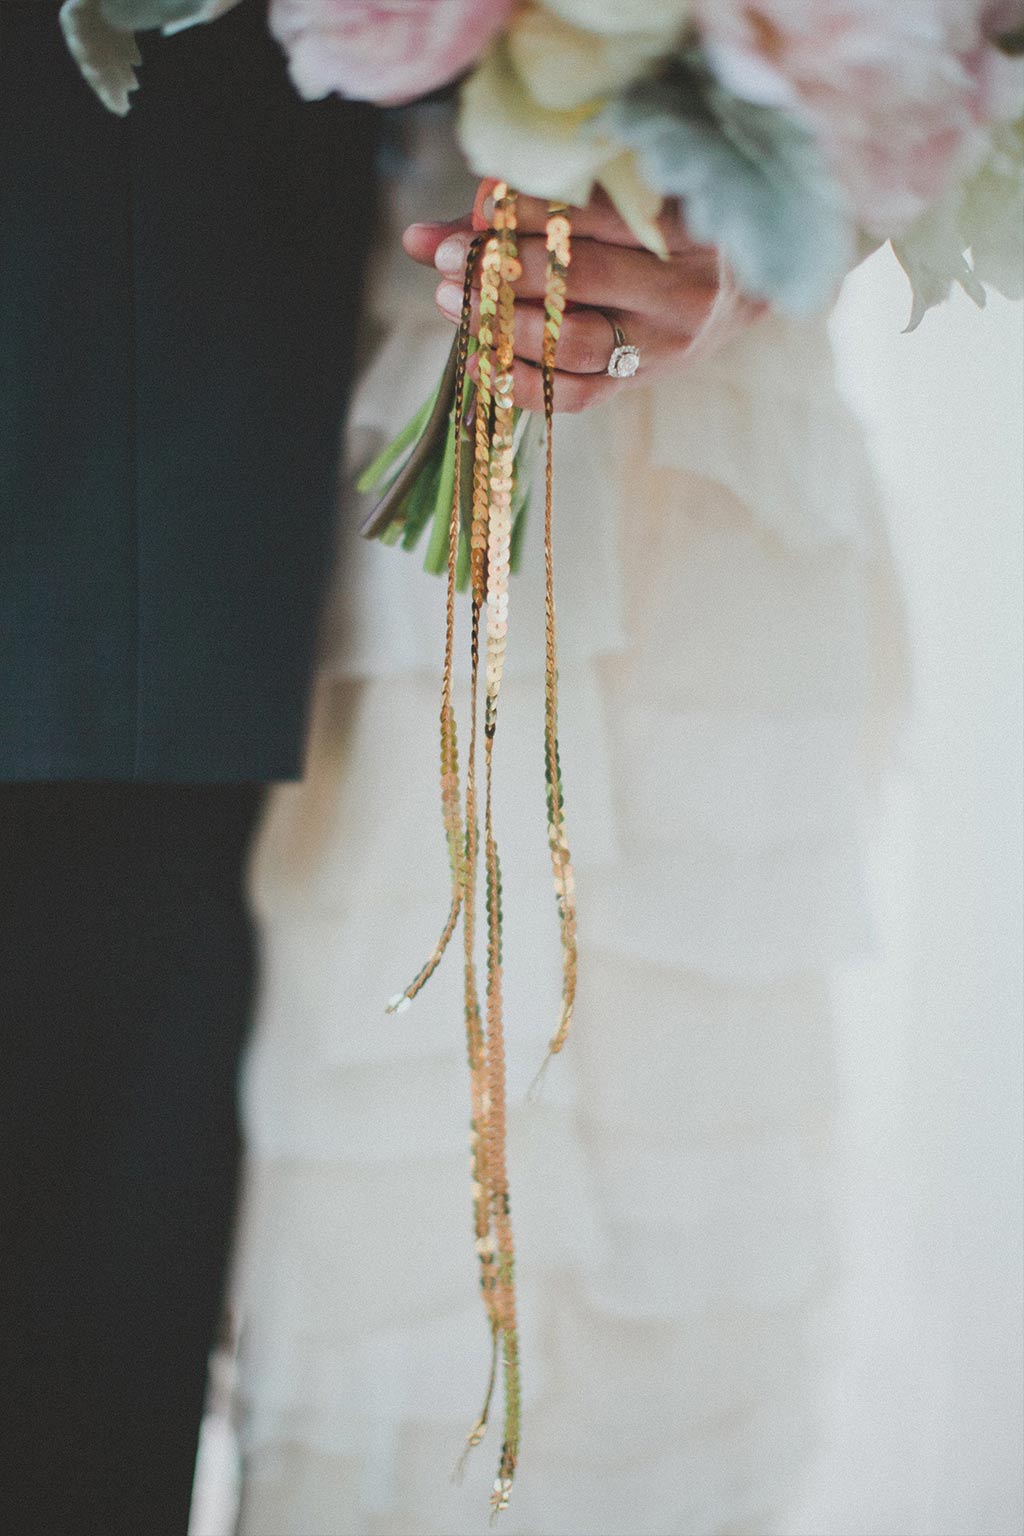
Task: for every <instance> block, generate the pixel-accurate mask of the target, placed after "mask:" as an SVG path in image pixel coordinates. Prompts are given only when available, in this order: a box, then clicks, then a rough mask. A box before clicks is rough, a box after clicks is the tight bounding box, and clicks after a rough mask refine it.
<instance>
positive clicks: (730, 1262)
mask: <svg viewBox="0 0 1024 1536" xmlns="http://www.w3.org/2000/svg"><path fill="white" fill-rule="evenodd" d="M445 163H447V162H445ZM421 170H422V164H421ZM449 174H450V166H449ZM418 190H419V191H420V192H421V193H424V195H425V200H426V201H427V205H428V206H429V194H430V192H431V186H430V177H429V175H426V177H425V181H424V182H423V183H422V184H421V185H420V186H419V189H418ZM449 190H450V189H449ZM407 213H408V216H409V217H412V216H413V214H412V213H409V211H408V210H407V209H402V210H400V215H399V216H400V217H404V216H405V215H406V214H407ZM395 292H396V290H395V285H394V282H393V280H392V277H391V276H388V275H385V276H383V277H382V282H381V287H380V288H379V289H378V307H377V308H376V309H375V310H374V313H375V315H376V320H377V325H378V329H383V328H384V327H385V325H386V323H387V322H391V323H392V324H393V325H394V327H395V329H394V333H393V334H392V335H391V336H390V339H389V337H388V334H387V332H386V330H384V333H383V339H382V340H381V341H380V347H381V350H379V351H378V352H377V353H376V354H375V356H376V361H374V360H373V359H372V358H371V360H370V362H369V364H368V369H367V371H366V373H365V374H364V378H363V384H362V388H361V390H360V393H359V396H358V399H357V403H356V408H355V412H354V418H353V419H354V427H353V432H354V433H355V434H356V435H357V438H358V441H359V442H360V443H362V444H363V445H364V446H365V445H366V444H368V443H369V442H370V441H371V440H372V439H375V438H379V437H381V436H383V435H384V434H385V433H388V432H392V431H394V430H395V429H396V428H397V426H398V425H400V423H401V420H402V419H403V418H404V416H405V414H406V413H411V410H412V409H413V408H414V406H415V405H416V404H418V403H419V397H420V395H421V394H422V392H423V390H424V388H425V387H426V384H428V383H429V382H431V381H432V378H433V376H434V375H435V370H436V364H437V358H438V355H443V352H444V348H445V342H446V339H447V338H446V336H445V335H444V333H443V331H440V330H439V328H438V326H437V324H436V322H434V321H433V320H432V319H431V318H430V312H429V293H430V285H429V279H428V281H427V284H426V294H427V298H426V307H423V306H421V307H416V306H414V305H413V304H412V302H411V300H410V298H409V294H408V291H407V288H406V289H403V290H402V294H403V297H402V300H401V303H400V304H397V306H396V304H395V303H394V296H395ZM389 296H390V297H389ZM389 305H390V306H391V307H389ZM399 357H401V359H402V367H403V370H404V371H401V370H399V369H398V366H397V360H398V358H399ZM406 386H408V398H406V397H405V395H404V394H403V391H404V390H405V388H406ZM557 478H558V488H559V489H558V496H559V501H558V505H557V507H556V537H557V547H556V567H557V579H558V593H559V596H558V602H559V622H560V633H561V642H562V646H561V661H562V665H561V683H562V697H563V722H562V723H563V731H562V735H563V751H562V760H563V765H564V770H565V776H566V789H567V814H568V829H569V838H570V843H571V845H572V847H573V853H574V859H575V865H576V870H577V885H578V893H579V896H578V899H579V911H580V934H581V961H580V977H581V987H580V996H579V1002H578V1009H577V1019H576V1023H575V1026H574V1031H573V1034H572V1035H571V1036H570V1041H569V1044H568V1045H567V1047H566V1049H565V1051H564V1053H563V1054H562V1055H561V1056H560V1057H559V1058H557V1059H556V1060H555V1061H554V1062H552V1063H551V1066H550V1068H549V1070H548V1072H547V1074H546V1076H545V1079H544V1085H543V1090H542V1093H541V1096H540V1099H539V1101H527V1099H526V1089H527V1086H528V1084H529V1083H530V1081H531V1079H532V1078H533V1076H534V1074H535V1072H536V1070H537V1068H538V1066H539V1065H540V1062H541V1060H542V1058H543V1055H544V1051H545V1048H546V1043H547V1040H548V1037H549V1036H550V1034H551V1032H552V1029H553V1025H554V1022H555V1019H556V1016H557V1000H558V995H559V977H560V968H559V967H560V962H559V951H558V933H557V921H556V912H555V903H554V897H553V894H552V892H551V885H550V871H549V865H548V852H547V837H546V824H545V817H544V780H543V762H542V753H541V733H542V718H543V717H542V698H541V677H542V664H543V658H542V652H541V640H542V634H543V627H542V617H541V615H542V606H541V605H542V587H541V580H540V577H541V571H540V568H539V567H540V562H539V560H538V558H537V556H538V549H537V547H536V542H537V538H536V535H537V529H536V527H535V528H534V529H533V531H532V532H533V537H532V538H531V536H530V533H529V532H528V536H527V548H526V552H525V558H524V569H523V572H522V575H521V577H520V578H518V579H517V581H516V583H514V586H513V592H512V607H513V613H512V620H511V639H510V650H509V672H508V678H507V681H506V683H505V685H504V687H503V691H502V701H501V715H500V725H499V735H498V746H497V751H496V776H497V784H496V804H497V807H498V837H499V843H500V844H501V846H502V851H503V874H504V886H505V912H506V940H505V955H506V970H505V981H506V988H505V990H506V1004H507V1006H506V1017H507V1020H508V1034H509V1046H508V1049H509V1092H510V1105H511V1109H510V1170H511V1187H512V1199H513V1219H514V1223H515V1227H516V1241H517V1251H518V1254H519V1260H518V1273H519V1277H520V1278H519V1285H520V1310H521V1338H522V1350H523V1380H524V1392H525V1405H524V1413H525V1433H524V1445H523V1455H522V1463H521V1469H520V1472H519V1474H518V1475H517V1480H516V1488H515V1495H514V1500H513V1505H512V1508H511V1509H510V1510H509V1512H508V1514H507V1515H505V1516H503V1517H502V1523H503V1525H504V1527H505V1530H506V1532H507V1536H575V1533H577V1532H578V1533H580V1536H583V1533H586V1536H592V1533H594V1532H595V1531H600V1532H602V1533H604V1536H616V1533H621V1536H662V1533H664V1536H713V1533H715V1536H729V1533H739V1532H743V1533H744V1536H756V1533H757V1532H759V1531H761V1532H768V1531H771V1530H774V1529H778V1528H779V1524H780V1522H781V1521H782V1519H783V1518H784V1517H783V1513H782V1512H783V1510H784V1508H785V1505H786V1503H787V1501H788V1499H789V1498H790V1497H791V1496H792V1493H793V1491H794V1486H795V1484H796V1482H797V1481H798V1477H799V1472H800V1470H801V1467H802V1466H803V1465H804V1463H805V1461H806V1458H807V1456H808V1454H809V1447H810V1445H811V1444H812V1442H813V1438H814V1433H815V1422H816V1393H817V1386H818V1382H819V1379H820V1376H821V1374H822V1372H823V1371H824V1369H825V1368H826V1363H827V1360H828V1358H829V1351H830V1348H831V1343H830V1340H831V1323H830V1298H831V1295H832V1290H833V1286H834V1282H835V1276H836V1267H837V1255H836V1248H835V1237H834V1232H833V1227H832V1209H833V1202H834V1192H833V1146H832V1121H833V1109H834V1095H835V1073H834V1064H833V1057H832V1029H831V1007H830V999H829V987H828V971H829V969H830V967H831V966H832V965H833V964H835V963H836V962H837V961H839V960H844V959H847V958H849V957H851V956H852V955H855V954H857V953H863V952H864V951H866V950H867V949H869V948H870V947H871V944H872V926H871V914H870V910H869V907H868V903H867V901H866V899H865V894H864V889H863V881H862V870H861V848H862V842H863V834H864V825H865V819H866V817H867V815H868V814H869V807H870V803H871V797H872V793H873V786H874V782H875V778H876V776H877V773H878V770H879V763H880V761H881V759H882V756H883V753H884V744H885V743H886V742H887V741H888V740H889V739H890V736H891V722H892V721H893V720H894V719H898V718H899V715H900V713H901V709H902V690H903V687H904V682H903V679H904V676H905V672H904V669H903V664H902V651H901V624H900V615H899V611H898V605H897V604H896V603H895V601H894V598H893V593H894V591H895V583H894V581H893V579H892V575H891V566H890V562H889V555H888V550H887V547H886V545H885V541H884V535H883V532H882V529H881V525H880V522H879V519H878V514H877V508H876V504H875V500H874V495H873V491H872V488H871V483H870V475H869V473H868V470H867V465H866V461H865V458H864V453H863V449H862V447H861V444H860V440H859V437H858V434H857V430H856V426H855V424H854V423H853V422H852V421H851V420H850V418H849V416H848V415H847V413H846V411H845V409H844V408H843V407H842V406H841V404H840V403H839V401H838V398H837V396H836V393H835V390H834V386H833V383H832V379H831V361H830V354H829V349H828V342H827V337H826V334H825V331H824V328H823V327H819V326H805V327H789V326H785V325H783V324H782V323H781V322H778V321H775V320H769V321H766V322H762V323H761V324H759V325H758V326H757V327H756V328H755V329H753V330H751V331H750V332H749V333H747V334H746V335H745V336H743V337H742V338H741V339H740V340H738V341H737V342H736V343H735V344H733V345H731V346H730V347H728V348H726V349H725V351H724V352H722V353H721V354H719V355H718V356H716V357H715V358H714V359H712V360H709V361H708V362H707V363H705V364H702V365H701V366H700V368H694V369H693V371H692V372H691V373H686V372H685V371H684V372H683V373H682V374H681V375H680V377H679V378H678V379H676V380H668V381H664V380H659V381H658V383H657V384H656V385H653V386H651V387H650V388H637V389H635V390H632V391H631V392H629V393H627V392H625V391H624V392H623V395H622V397H621V401H620V402H617V403H616V404H615V405H614V406H612V407H608V408H605V409H604V410H602V411H601V412H594V413H592V414H590V415H588V416H586V417H581V418H576V419H572V420H566V421H559V423H558V465H557ZM344 537H345V539H346V541H347V543H346V554H345V559H344V560H343V562H342V568H343V570H347V572H348V575H347V577H346V578H345V585H344V588H343V590H342V591H340V592H339V594H338V601H337V602H336V603H335V605H334V607H333V614H334V622H333V623H332V625H331V627H330V629H329V645H328V653H327V655H326V657H325V668H324V677H323V681H322V683H321V686H320V690H319V697H318V701H317V710H316V716H315V722H314V735H313V755H312V761H311V769H310V774H309V777H308V780H307V782H306V783H305V784H303V785H295V786H284V787H282V788H280V789H279V790H278V791H276V792H275V794H274V796H273V797H272V800H271V802H270V807H269V811H268V816H267V821H266V825H265V827H264V829H263V833H262V836H261V838H260V840H259V846H258V849H257V855H256V861H255V865H254V869H253V893H254V902H255V906H256V910H257V913H258V916H259V920H260V924H261V930H262V941H263V962H264V980H263V988H262V996H261V1002H260V1008H259V1014H258V1018H257V1023H256V1031H255V1035H254V1040H253V1044H252V1048H251V1050H250V1054H249V1060H248V1066H247V1071H246V1075H245V1081H244V1116H245V1124H246V1128H247V1138H248V1147H249V1172H248V1186H247V1192H246V1199H245V1203H244V1212H243V1221H242V1230H241V1235H240V1241H239V1249H238V1263H237V1274H236V1285H235V1303H236V1308H237V1312H238V1315H239V1318H240V1323H241V1334H242V1352H241V1353H242V1393H241V1405H242V1412H243V1420H244V1436H245V1444H246V1447H247V1474H246V1480H245V1491H244V1498H243V1510H242V1516H241V1523H240V1529H241V1531H242V1532H243V1533H244V1536H271V1533H273V1536H335V1533H339V1536H340V1533H343V1532H357V1533H359V1536H442V1533H443V1536H459V1533H462V1532H466V1533H470V1532H473V1533H477V1532H483V1531H484V1530H485V1529H486V1509H487V1493H488V1489H489V1487H490V1482H491V1479H492V1477H493V1462H494V1458H495V1452H494V1446H493V1445H492V1444H491V1443H490V1440H489V1439H488V1440H487V1441H485V1443H484V1445H483V1446H481V1447H480V1448H479V1449H478V1450H477V1451H475V1452H474V1453H473V1458H472V1460H471V1462H470V1466H469V1470H468V1471H467V1476H466V1482H465V1485H464V1486H462V1487H453V1486H451V1485H450V1484H449V1483H448V1481H447V1471H448V1467H449V1465H450V1464H451V1463H453V1462H454V1460H455V1458H456V1456H457V1455H458V1452H459V1450H460V1448H461V1443H462V1438H463V1436H464V1434H465V1432H466V1431H467V1430H468V1428H469V1425H470V1424H471V1423H472V1421H473V1419H474V1418H475V1417H476V1414H477V1412H478V1411H479V1406H480V1403H479V1399H480V1397H481V1396H482V1391H483V1386H484V1378H485V1374H486V1365H487V1356H488V1338H487V1329H486V1324H485V1321H484V1318H483V1313H482V1308H481V1306H480V1303H479V1297H478V1289H477V1276H476V1267H475V1266H476V1259H475V1255H474V1253H473V1248H472V1242H471V1240H470V1234H469V1188H468V1185H469V1175H468V1150H467V1139H466V1138H467V1118H468V1084H467V1074H466V1068H465V1044H464V1038H463V1035H462V1025H461V1019H462V1005H461V977H460V967H459V964H458V960H457V958H456V957H454V956H452V957H449V960H448V962H447V963H446V964H445V965H444V966H442V969H441V971H440V972H439V973H438V974H437V976H435V978H434V979H433V980H432V982H431V984H430V986H429V987H428V988H427V989H426V991H425V992H424V993H423V994H422V996H421V997H420V998H419V999H417V1001H416V1004H415V1005H414V1007H412V1008H411V1009H409V1010H408V1011H406V1012H403V1013H401V1014H399V1015H397V1016H395V1017H388V1018H386V1017H385V1016H384V1014H383V1003H384V1001H385V999H386V997H387V996H388V995H389V994H390V993H392V992H394V991H396V990H398V989H399V988H400V987H401V985H402V984H403V983H404V982H405V981H407V980H408V979H409V977H410V976H411V974H412V973H413V972H414V971H415V969H416V967H417V965H418V964H419V962H420V961H421V960H422V959H423V958H424V956H425V954H426V953H427V952H428V951H429V950H430V948H431V947H432V944H433V942H434V939H435V938H436V934H437V930H438V927H439V925H440V922H441V921H442V919H443V916H444V914H445V912H446V910H447V899H448V874H447V863H446V856H445V851H444V844H443V836H442V832H441V827H440V813H439V808H438V789H437V783H436V772H435V761H436V754H437V745H436V735H437V708H438V677H437V673H438V668H439V664H440V657H441V651H442V640H443V588H442V585H441V584H440V583H438V582H435V581H433V580H431V579H430V578H429V577H426V576H424V575H422V573H421V572H420V571H419V570H418V562H417V560H416V559H415V558H414V557H410V556H408V555H402V554H400V553H398V552H396V551H393V550H384V549H381V548H380V547H379V546H376V545H361V544H359V543H358V541H357V540H356V538H355V535H354V532H353V530H352V519H351V518H349V525H348V528H347V530H346V532H345V534H344ZM350 555H351V558H350ZM883 680H884V682H883ZM463 695H464V690H463ZM459 704H460V706H461V707H462V717H461V718H463V719H464V718H465V708H464V706H465V699H464V696H460V699H459ZM879 743H882V744H883V749H882V750H880V749H879ZM491 1434H492V1435H495V1436H496V1435H497V1430H496V1429H495V1428H493V1427H492V1430H491Z"/></svg>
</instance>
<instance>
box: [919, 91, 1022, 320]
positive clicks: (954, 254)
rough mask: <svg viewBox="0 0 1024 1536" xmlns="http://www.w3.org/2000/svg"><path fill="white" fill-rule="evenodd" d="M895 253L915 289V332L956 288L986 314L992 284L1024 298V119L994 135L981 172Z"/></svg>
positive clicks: (947, 198) (931, 211) (959, 184)
mask: <svg viewBox="0 0 1024 1536" xmlns="http://www.w3.org/2000/svg"><path fill="white" fill-rule="evenodd" d="M893 250H894V251H895V252H896V255H897V257H898V258H899V260H900V263H901V265H902V266H903V267H904V269H905V270H906V273H907V276H908V277H909V278H910V286H911V289H912V290H913V307H912V309H911V314H910V320H909V322H908V324H907V330H908V331H912V330H913V329H914V328H915V327H916V326H917V325H919V324H920V322H921V319H922V318H923V316H924V315H925V314H927V312H928V310H929V309H931V308H932V307H933V306H934V305H936V304H941V303H943V301H944V300H945V299H947V298H948V297H949V293H950V289H951V288H952V286H953V284H954V283H959V284H960V286H961V288H963V290H964V292H965V293H967V294H969V295H970V297H971V298H972V299H973V300H974V302H975V303H976V304H977V305H978V306H979V308H980V307H982V306H983V305H984V303H985V288H984V286H983V285H984V284H986V283H987V284H989V285H990V286H991V287H993V288H995V289H997V290H998V291H999V292H1000V293H1002V294H1005V295H1006V297H1007V298H1009V299H1019V298H1021V297H1024V118H1022V119H1020V120H1018V121H1017V122H1015V123H1003V124H1000V125H999V127H997V128H995V129H994V130H993V132H992V138H991V144H990V148H989V152H988V154H987V155H986V156H985V158H984V160H983V161H982V163H981V164H980V165H979V166H978V168H977V169H976V170H975V171H974V172H973V173H972V174H971V175H970V176H968V177H966V178H962V179H961V180H959V181H958V182H956V183H954V185H953V186H951V187H950V189H949V190H948V192H947V193H946V195H945V197H943V198H941V199H940V201H939V202H938V203H936V204H935V205H934V207H932V208H930V209H929V210H928V211H927V213H925V214H924V215H922V217H921V218H919V219H918V220H917V221H916V222H915V223H914V224H913V225H912V226H911V228H910V229H909V230H908V231H907V233H906V234H905V235H904V236H903V237H902V238H901V239H900V240H894V241H893ZM968 252H969V253H970V258H969V259H968V254H967V253H968Z"/></svg>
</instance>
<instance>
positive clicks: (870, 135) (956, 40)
mask: <svg viewBox="0 0 1024 1536" xmlns="http://www.w3.org/2000/svg"><path fill="white" fill-rule="evenodd" d="M991 10H992V0H697V16H698V24H699V26H700V29H701V32H702V34H703V36H704V39H705V41H706V44H707V46H708V49H709V52H710V54H711V58H712V62H713V64H714V66H715V68H716V70H717V71H718V73H719V74H720V76H721V78H722V80H723V83H724V84H725V85H726V86H727V87H729V88H731V89H734V90H736V91H737V92H738V94H740V95H749V96H751V97H752V98H753V99H760V100H765V101H767V100H771V101H773V102H774V103H776V104H779V105H788V106H789V107H790V109H791V110H792V111H794V112H795V113H797V114H798V115H800V116H801V117H803V118H804V120H805V121H807V122H808V124H809V126H810V127H811V128H812V130H813V131H814V132H815V134H816V135H817V136H818V138H819V139H820V141H821V143H822V145H823V147H824V149H825V152H826V154H827V155H828V156H829V159H830V161H831V163H832V165H833V167H834V169H835V173H836V175H837V177H838V178H839V180H840V182H841V183H842V186H843V188H844V190H845V192H846V195H847V198H848V200H849V203H850V206H851V208H852V209H853V211H854V212H855V213H856V215H857V217H858V219H859V222H860V223H861V224H862V225H863V226H864V228H865V229H867V230H868V231H869V232H871V233H872V234H875V235H878V236H881V237H884V236H888V235H892V234H895V233H898V232H900V231H901V230H903V229H905V228H906V227H907V226H908V225H909V224H910V223H912V222H913V220H914V219H915V218H916V217H917V216H918V215H919V214H920V213H921V212H923V210H924V209H925V208H926V207H928V206H929V205H930V204H931V203H933V202H934V201H935V200H936V199H937V198H938V197H939V196H941V194H942V193H943V191H944V190H945V188H946V186H947V185H948V183H949V181H950V179H951V177H952V176H953V175H954V174H956V173H957V172H959V171H960V170H962V169H963V167H964V165H965V163H970V161H971V160H972V158H973V157H975V156H976V155H977V154H978V153H980V150H981V147H982V145H983V143H984V135H983V134H982V133H981V132H980V131H979V130H980V129H981V128H983V127H985V126H987V124H988V122H989V121H990V120H991V118H993V117H995V116H1001V115H1005V112H1004V105H1003V104H1004V103H1005V101H1006V100H1007V95H1006V86H1007V70H1008V69H1009V70H1010V72H1016V74H1017V75H1019V73H1020V70H1019V66H1017V65H1013V64H1010V61H1008V60H1006V59H1004V58H1003V57H1002V56H1001V55H999V54H997V52H996V50H995V49H994V48H993V47H992V46H991V44H990V43H989V42H988V41H987V40H986V37H985V26H986V22H987V21H989V20H990V17H991ZM1012 94H1013V86H1012V82H1010V95H1012Z"/></svg>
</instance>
